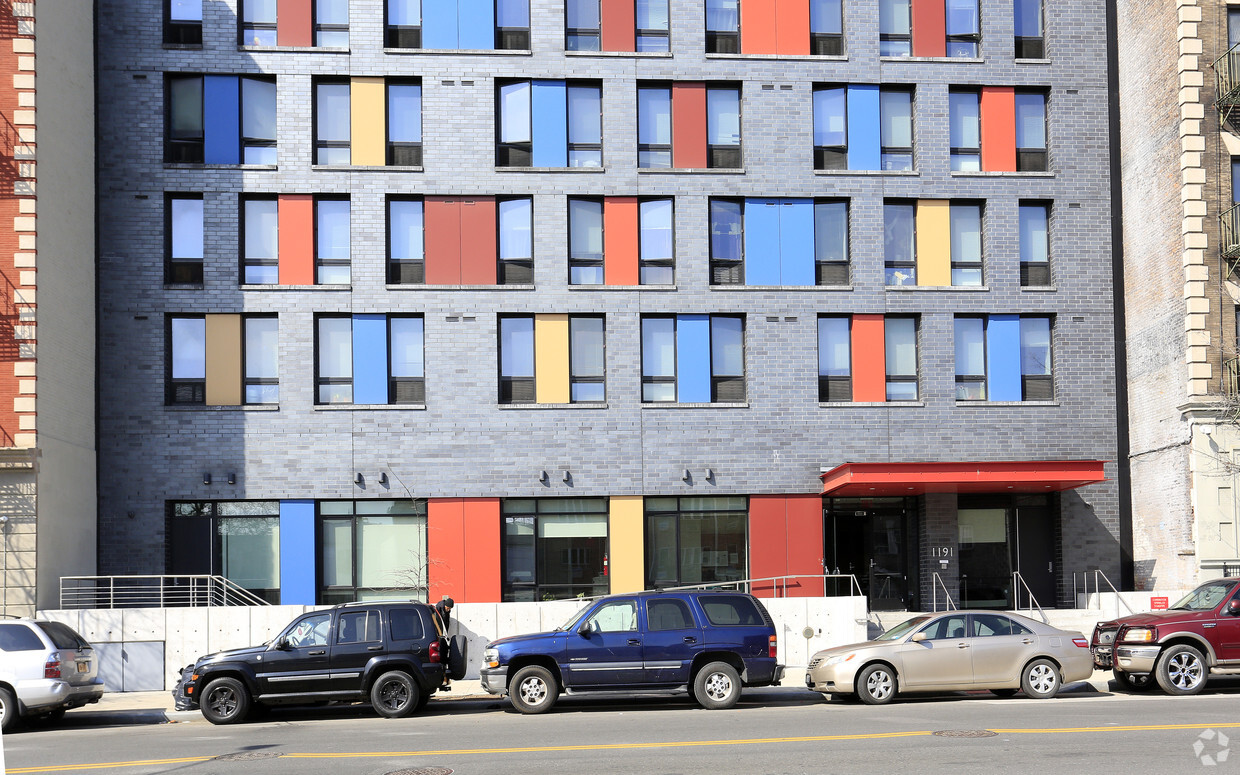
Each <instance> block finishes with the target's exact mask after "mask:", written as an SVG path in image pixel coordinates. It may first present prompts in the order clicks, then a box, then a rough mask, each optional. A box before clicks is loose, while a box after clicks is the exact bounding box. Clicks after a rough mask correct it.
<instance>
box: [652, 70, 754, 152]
mask: <svg viewBox="0 0 1240 775" xmlns="http://www.w3.org/2000/svg"><path fill="white" fill-rule="evenodd" d="M703 91H705V100H704V101H703V100H702V92H703ZM703 109H705V112H706V114H705V116H703V115H702V111H703ZM740 111H741V90H740V87H739V86H736V85H732V84H703V83H695V82H688V81H681V82H677V83H674V84H671V85H666V84H654V85H645V86H639V87H638V89H637V114H638V115H637V127H638V130H637V163H638V166H639V167H646V168H665V167H680V168H724V169H738V168H740V166H741V158H742V157H741V112H740ZM673 117H674V118H675V121H676V122H678V123H679V124H680V125H685V126H688V127H701V126H703V125H705V127H706V135H705V137H703V136H701V134H700V130H699V134H698V135H696V136H694V134H693V133H692V132H689V131H684V132H679V131H678V132H676V133H674V132H673V129H672V128H673Z"/></svg>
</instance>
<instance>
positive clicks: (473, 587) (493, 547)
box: [432, 498, 502, 603]
mask: <svg viewBox="0 0 1240 775" xmlns="http://www.w3.org/2000/svg"><path fill="white" fill-rule="evenodd" d="M462 506H463V509H462V510H463V514H464V529H465V592H464V597H462V598H455V599H456V600H463V601H465V602H469V603H498V602H500V596H501V592H502V589H501V585H500V562H501V561H500V537H499V536H500V516H499V498H464V499H462ZM432 556H433V555H432ZM434 599H437V598H434Z"/></svg>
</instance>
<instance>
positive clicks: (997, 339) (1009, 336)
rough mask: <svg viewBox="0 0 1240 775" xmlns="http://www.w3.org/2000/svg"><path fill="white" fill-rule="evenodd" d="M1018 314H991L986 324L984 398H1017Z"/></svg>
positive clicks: (1018, 391)
mask: <svg viewBox="0 0 1240 775" xmlns="http://www.w3.org/2000/svg"><path fill="white" fill-rule="evenodd" d="M1020 396H1021V390H1020V316H1019V315H991V316H990V321H989V322H988V323H987V324H986V398H987V400H990V401H1019V400H1020Z"/></svg>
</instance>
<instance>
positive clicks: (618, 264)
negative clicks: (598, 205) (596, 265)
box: [603, 196, 639, 285]
mask: <svg viewBox="0 0 1240 775" xmlns="http://www.w3.org/2000/svg"><path fill="white" fill-rule="evenodd" d="M637 224H638V220H637V197H635V196H609V197H607V198H606V199H604V200H603V239H604V243H603V282H604V283H606V284H607V285H637V284H638V279H639V276H638V267H637V257H638V244H637V242H638V225H637Z"/></svg>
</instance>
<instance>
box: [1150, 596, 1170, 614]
mask: <svg viewBox="0 0 1240 775" xmlns="http://www.w3.org/2000/svg"><path fill="white" fill-rule="evenodd" d="M1168 605H1169V603H1168V600H1167V598H1165V597H1151V598H1150V610H1151V611H1165V610H1167V606H1168Z"/></svg>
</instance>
